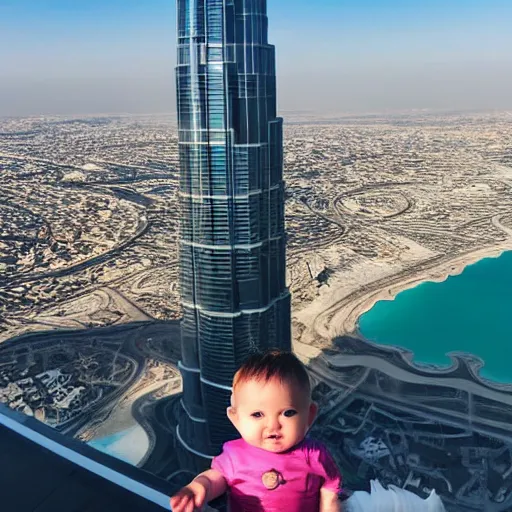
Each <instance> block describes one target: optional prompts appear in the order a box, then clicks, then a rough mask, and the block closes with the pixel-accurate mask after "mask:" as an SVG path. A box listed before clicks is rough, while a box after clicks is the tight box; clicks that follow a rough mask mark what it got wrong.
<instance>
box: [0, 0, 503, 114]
mask: <svg viewBox="0 0 512 512" xmlns="http://www.w3.org/2000/svg"><path fill="white" fill-rule="evenodd" d="M174 4H175V2H174V1H170V0H156V1H154V2H151V3H150V4H145V5H144V6H142V5H138V4H137V2H134V1H127V2H119V1H118V0H107V1H104V2H98V1H95V0H93V1H89V2H73V4H70V3H69V2H66V1H63V0H46V1H45V2H36V1H34V0H19V1H17V2H6V1H4V2H0V28H1V29H2V31H1V32H2V40H3V42H4V44H3V45H0V59H1V61H2V63H3V66H2V69H1V70H0V77H1V80H0V116H12V115H20V116H23V115H38V114H94V113H158V112H173V111H175V101H174V97H173V93H172V92H171V94H170V93H169V92H170V91H172V89H173V83H174V78H173V63H174V58H175V56H174V54H175V52H174V38H175V24H176V19H175V14H174ZM291 5H292V4H291V3H290V1H289V0H281V1H279V2H276V1H272V2H269V5H268V8H269V15H270V16H271V18H272V19H273V20H274V21H273V23H272V25H271V27H270V31H271V32H270V38H271V40H272V41H273V42H274V44H276V45H277V46H278V48H279V52H278V55H277V74H278V83H279V91H280V92H279V97H278V106H279V110H315V111H318V112H322V111H325V110H330V111H332V110H336V111H339V112H371V111H383V110H395V109H396V110H402V109H415V108H429V109H510V108H512V104H511V102H512V100H511V99H510V95H509V94H508V90H510V88H511V86H512V71H511V69H512V66H511V64H512V57H511V55H510V52H509V51H508V48H510V47H511V45H512V35H511V34H510V31H509V30H508V24H509V20H510V19H511V18H512V6H511V5H510V3H509V2H505V1H503V0H493V1H490V2H483V1H482V0H474V1H471V2H464V3H462V2H460V1H458V0H457V1H452V2H449V3H448V4H446V3H444V4H443V3H441V2H438V1H430V2H428V4H427V5H423V6H421V5H418V6H416V5H415V6H412V5H408V4H406V3H404V2H401V1H398V0H390V1H386V2H383V1H380V2H377V1H366V2H362V3H361V2H359V3H357V5H356V2H332V1H330V0H326V1H324V2H322V4H321V7H320V8H319V6H314V5H313V4H311V2H306V1H305V0H300V1H297V2H294V3H293V8H291ZM326 34H327V35H326ZM169 55H172V62H169Z"/></svg>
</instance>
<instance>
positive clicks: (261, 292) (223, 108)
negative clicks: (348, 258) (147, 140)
mask: <svg viewBox="0 0 512 512" xmlns="http://www.w3.org/2000/svg"><path fill="white" fill-rule="evenodd" d="M177 11H178V20H179V22H178V40H177V43H178V63H177V64H178V65H177V68H176V84H177V97H178V104H177V105H178V133H179V156H180V191H179V197H180V206H181V208H180V210H181V218H180V245H179V253H180V288H181V304H182V310H183V320H182V323H181V344H182V358H181V361H180V363H179V368H180V371H181V375H182V377H183V399H182V401H181V405H182V414H181V418H180V422H179V426H178V428H177V438H178V440H179V441H180V442H181V444H182V445H183V446H184V447H185V448H187V449H188V450H189V451H190V452H191V453H194V454H196V455H198V454H199V455H202V456H205V457H212V456H214V455H217V454H218V453H220V451H221V449H222V445H223V444H224V442H226V441H228V440H229V439H230V438H233V437H236V433H235V432H234V429H233V427H232V426H231V424H230V422H229V420H228V419H227V417H226V409H227V407H228V406H229V404H230V397H231V382H232V380H233V376H234V373H235V372H236V370H237V369H238V368H239V367H240V365H241V364H242V363H243V361H244V360H245V359H246V358H247V356H248V355H249V354H251V353H252V352H255V351H258V350H265V349H267V348H281V349H285V350H290V349H291V313H290V293H289V291H288V289H287V287H286V235H285V226H284V181H283V134H282V131H283V120H282V119H281V118H278V117H277V112H276V78H275V49H274V47H273V46H272V45H270V44H269V42H268V36H267V32H268V30H267V27H268V18H267V16H266V1H265V0H252V1H251V2H245V1H243V0H207V1H206V0H197V1H196V0H178V3H177Z"/></svg>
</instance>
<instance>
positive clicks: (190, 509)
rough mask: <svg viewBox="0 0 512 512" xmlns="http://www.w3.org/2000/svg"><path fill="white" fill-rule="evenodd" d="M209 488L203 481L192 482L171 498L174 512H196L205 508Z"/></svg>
mask: <svg viewBox="0 0 512 512" xmlns="http://www.w3.org/2000/svg"><path fill="white" fill-rule="evenodd" d="M206 492H207V488H206V485H205V483H204V482H203V479H202V478H201V479H197V480H193V481H192V482H190V483H189V484H188V485H187V486H186V487H183V488H182V489H180V490H179V491H178V492H177V493H176V494H175V495H174V496H173V497H172V498H171V509H172V511H173V512H194V510H196V509H198V510H201V509H202V508H203V505H204V502H205V498H206Z"/></svg>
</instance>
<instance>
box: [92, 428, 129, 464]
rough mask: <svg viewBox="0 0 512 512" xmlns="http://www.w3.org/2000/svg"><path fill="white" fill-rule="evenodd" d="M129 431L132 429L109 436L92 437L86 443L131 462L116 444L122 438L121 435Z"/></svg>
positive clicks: (123, 435) (125, 434)
mask: <svg viewBox="0 0 512 512" xmlns="http://www.w3.org/2000/svg"><path fill="white" fill-rule="evenodd" d="M131 431H132V429H128V430H124V431H122V432H117V433H116V434H112V435H111V436H107V437H102V438H100V439H94V440H92V441H89V442H88V443H87V444H88V445H89V446H92V447H93V448H96V450H99V451H100V452H103V453H106V454H107V455H112V457H116V458H118V459H121V460H124V461H125V462H128V463H130V464H131V461H130V458H129V457H128V456H127V455H125V454H124V453H122V452H121V451H120V449H119V446H118V445H117V443H118V442H119V441H120V440H121V439H123V437H125V436H127V435H128V434H130V432H131ZM116 445H117V446H116Z"/></svg>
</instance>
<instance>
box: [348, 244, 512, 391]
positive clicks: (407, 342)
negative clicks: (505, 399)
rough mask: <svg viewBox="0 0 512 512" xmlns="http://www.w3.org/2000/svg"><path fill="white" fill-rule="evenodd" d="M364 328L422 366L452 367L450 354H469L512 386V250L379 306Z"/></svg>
mask: <svg viewBox="0 0 512 512" xmlns="http://www.w3.org/2000/svg"><path fill="white" fill-rule="evenodd" d="M358 324H359V331H360V333H361V334H362V336H364V337H365V338H366V339H368V340H371V341H373V342H376V343H380V344H382V345H393V346H399V347H402V348H405V349H407V350H409V351H410V352H412V353H413V354H414V358H413V360H414V362H415V363H417V364H434V365H436V366H441V367H442V366H445V367H446V366H449V365H451V360H450V359H449V357H448V356H447V355H446V354H447V353H450V352H464V353H468V354H472V355H475V356H478V357H479V358H481V359H482V361H483V362H484V366H483V368H482V369H481V370H480V374H481V375H482V376H483V377H485V378H487V379H490V380H494V381H497V382H502V383H505V382H506V383H512V367H511V365H510V360H511V359H512V251H509V252H505V253H503V254H502V255H501V256H500V257H498V258H485V259H482V260H480V261H478V262H477V263H474V264H472V265H469V266H467V267H466V268H465V269H464V271H463V272H462V273H461V274H459V275H457V276H449V277H448V278H447V279H446V280H445V281H443V282H441V283H434V282H425V283H422V284H420V285H418V286H416V287H415V288H412V289H408V290H405V291H403V292H400V293H399V294H398V295H397V296H396V297H395V298H394V300H392V301H379V302H377V303H376V304H375V305H374V306H373V308H372V309H370V310H369V311H368V312H366V313H364V314H363V315H362V316H361V317H360V318H359V322H358Z"/></svg>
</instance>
